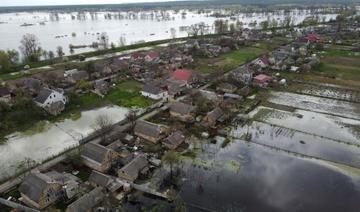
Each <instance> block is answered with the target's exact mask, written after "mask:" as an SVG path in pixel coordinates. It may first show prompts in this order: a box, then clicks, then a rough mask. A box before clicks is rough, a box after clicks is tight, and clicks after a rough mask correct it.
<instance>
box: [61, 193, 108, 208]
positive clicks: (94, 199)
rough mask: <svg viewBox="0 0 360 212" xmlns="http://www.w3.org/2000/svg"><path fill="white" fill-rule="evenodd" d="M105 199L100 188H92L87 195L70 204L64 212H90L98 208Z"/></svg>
mask: <svg viewBox="0 0 360 212" xmlns="http://www.w3.org/2000/svg"><path fill="white" fill-rule="evenodd" d="M104 198H105V194H104V192H103V191H102V189H101V188H94V189H93V190H92V191H90V192H89V193H86V194H85V195H84V196H82V197H81V198H79V199H78V200H76V201H75V202H73V203H71V204H70V205H69V206H68V207H67V209H66V212H90V211H92V210H93V209H94V208H95V207H96V206H98V205H99V204H100V203H101V202H102V201H103V200H104Z"/></svg>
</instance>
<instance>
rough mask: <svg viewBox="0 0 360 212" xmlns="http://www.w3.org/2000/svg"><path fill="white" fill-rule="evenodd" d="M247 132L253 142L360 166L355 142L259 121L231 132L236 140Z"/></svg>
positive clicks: (359, 156)
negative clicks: (350, 143) (353, 143)
mask: <svg viewBox="0 0 360 212" xmlns="http://www.w3.org/2000/svg"><path fill="white" fill-rule="evenodd" d="M247 134H248V135H251V136H250V139H249V141H250V142H254V143H257V144H262V145H265V146H269V147H274V148H279V149H282V150H284V151H289V152H292V153H298V154H301V155H304V156H308V157H314V158H317V159H322V160H326V161H331V162H335V163H339V164H344V165H348V166H351V167H355V168H360V148H358V147H356V146H353V145H348V144H345V143H341V142H334V141H332V140H329V139H327V138H324V137H320V136H315V135H311V134H307V133H303V132H299V131H296V130H291V129H288V128H284V127H278V126H272V125H270V124H267V123H261V122H256V121H255V122H253V123H252V124H251V125H249V126H245V127H238V128H236V129H234V130H233V131H232V132H231V136H232V137H233V138H235V139H244V138H246V137H248V136H246V135H247Z"/></svg>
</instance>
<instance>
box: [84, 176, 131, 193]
mask: <svg viewBox="0 0 360 212" xmlns="http://www.w3.org/2000/svg"><path fill="white" fill-rule="evenodd" d="M89 182H90V184H91V185H92V186H94V187H101V188H104V189H106V190H108V191H109V192H111V193H118V192H121V191H124V190H125V191H128V190H129V189H130V184H128V183H125V182H122V181H120V180H117V179H116V177H113V176H110V175H107V174H104V173H101V172H98V171H95V170H93V171H92V172H91V175H90V177H89Z"/></svg>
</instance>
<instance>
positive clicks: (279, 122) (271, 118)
mask: <svg viewBox="0 0 360 212" xmlns="http://www.w3.org/2000/svg"><path fill="white" fill-rule="evenodd" d="M251 115H252V118H253V119H255V120H257V121H260V122H266V123H269V124H272V125H276V126H281V127H286V128H289V129H294V130H298V131H301V132H305V133H309V134H312V135H318V136H322V137H326V138H329V139H333V140H335V141H340V142H346V143H353V144H357V145H360V121H358V120H354V119H348V118H342V117H338V116H333V115H327V114H322V113H316V112H311V111H306V110H300V109H297V110H295V111H294V112H288V111H283V110H278V109H273V108H268V107H258V108H257V109H256V110H255V111H253V113H252V114H251Z"/></svg>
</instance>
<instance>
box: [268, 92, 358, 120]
mask: <svg viewBox="0 0 360 212" xmlns="http://www.w3.org/2000/svg"><path fill="white" fill-rule="evenodd" d="M268 101H269V102H271V103H274V104H278V105H285V106H289V107H294V108H299V109H304V110H309V111H313V112H320V113H326V114H331V115H335V116H342V117H346V118H350V119H357V120H360V104H359V103H350V102H345V101H340V100H334V99H328V98H322V97H315V96H308V95H302V94H295V93H288V92H271V96H270V98H269V99H268Z"/></svg>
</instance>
